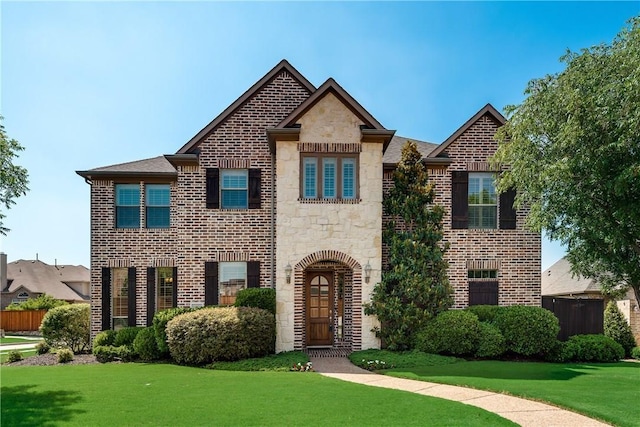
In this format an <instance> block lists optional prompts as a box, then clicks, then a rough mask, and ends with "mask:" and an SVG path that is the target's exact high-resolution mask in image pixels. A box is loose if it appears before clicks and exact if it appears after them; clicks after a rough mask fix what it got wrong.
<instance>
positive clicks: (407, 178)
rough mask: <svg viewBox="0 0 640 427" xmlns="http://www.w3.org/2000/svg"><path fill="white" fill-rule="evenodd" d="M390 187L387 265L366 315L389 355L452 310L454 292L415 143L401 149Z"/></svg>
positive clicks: (438, 215)
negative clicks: (373, 321) (378, 325)
mask: <svg viewBox="0 0 640 427" xmlns="http://www.w3.org/2000/svg"><path fill="white" fill-rule="evenodd" d="M393 183H394V185H393V187H392V188H391V189H390V190H389V193H388V194H387V195H386V196H385V198H384V201H383V208H384V212H385V215H386V216H387V217H388V218H390V219H389V220H388V221H387V223H386V227H385V229H384V231H383V239H384V242H385V244H386V245H387V247H388V248H389V258H388V264H389V265H388V266H387V267H386V268H385V269H384V270H383V272H382V281H381V282H380V283H378V284H377V285H376V286H375V287H374V290H373V294H372V299H371V303H369V304H367V305H366V306H365V313H366V314H375V315H376V316H377V317H378V320H379V321H380V323H381V325H382V326H381V328H380V329H379V330H376V334H377V336H378V337H380V338H382V340H383V341H384V343H385V344H386V346H387V347H388V348H389V349H391V350H404V349H408V348H411V347H412V346H413V344H414V335H415V333H416V332H418V331H419V330H420V329H422V327H424V325H425V324H426V322H427V321H428V320H430V319H431V318H433V317H435V316H436V315H437V314H438V313H440V312H442V311H444V310H446V309H447V308H449V307H450V306H451V303H452V298H451V294H452V290H451V286H450V285H449V280H448V277H447V267H448V264H447V262H446V261H445V259H444V254H445V251H446V249H447V246H446V244H444V243H443V242H442V238H443V229H442V218H443V216H444V209H443V208H442V206H440V205H436V204H434V203H433V200H434V197H435V191H434V188H433V185H432V184H431V183H429V177H428V175H427V169H426V167H425V165H424V164H423V162H422V156H421V155H420V153H419V152H418V149H417V147H416V144H415V143H414V142H411V141H409V142H407V144H405V146H404V147H403V149H402V159H401V161H400V163H399V164H398V167H397V168H396V170H395V172H394V175H393Z"/></svg>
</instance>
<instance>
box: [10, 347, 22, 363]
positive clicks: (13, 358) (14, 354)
mask: <svg viewBox="0 0 640 427" xmlns="http://www.w3.org/2000/svg"><path fill="white" fill-rule="evenodd" d="M22 359H23V357H22V353H20V352H19V351H18V350H11V351H10V352H9V354H8V356H7V362H9V363H13V362H19V361H21V360H22Z"/></svg>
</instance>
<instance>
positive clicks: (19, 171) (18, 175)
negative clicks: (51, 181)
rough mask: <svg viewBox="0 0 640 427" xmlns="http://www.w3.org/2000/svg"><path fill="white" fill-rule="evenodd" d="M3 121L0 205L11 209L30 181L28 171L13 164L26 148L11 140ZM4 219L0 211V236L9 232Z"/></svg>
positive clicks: (1, 133) (24, 192)
mask: <svg viewBox="0 0 640 427" xmlns="http://www.w3.org/2000/svg"><path fill="white" fill-rule="evenodd" d="M2 120H4V118H3V117H2V116H0V205H3V207H4V208H6V209H10V208H11V205H13V204H15V203H16V202H15V199H16V198H18V197H20V196H23V195H25V194H27V190H28V189H29V188H28V187H27V184H28V183H29V180H28V175H27V170H26V169H25V168H23V167H22V166H18V165H14V164H13V161H14V158H17V157H18V152H20V151H22V150H24V147H22V146H21V145H20V144H19V143H18V141H16V140H15V139H9V137H8V136H7V134H6V132H5V130H4V126H3V125H2ZM4 218H5V215H4V214H3V213H2V211H0V234H3V235H6V234H7V232H8V231H9V230H8V229H7V228H5V227H3V226H2V224H3V220H4Z"/></svg>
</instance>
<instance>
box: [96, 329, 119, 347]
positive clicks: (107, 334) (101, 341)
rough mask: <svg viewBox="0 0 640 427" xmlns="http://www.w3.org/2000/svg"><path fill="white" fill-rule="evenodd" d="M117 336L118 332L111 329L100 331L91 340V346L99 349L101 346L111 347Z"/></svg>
mask: <svg viewBox="0 0 640 427" xmlns="http://www.w3.org/2000/svg"><path fill="white" fill-rule="evenodd" d="M117 334H118V331H114V330H113V329H107V330H106V331H102V332H100V333H99V334H98V335H96V337H95V338H94V339H93V346H94V347H100V346H103V345H113V343H114V342H115V340H116V335H117Z"/></svg>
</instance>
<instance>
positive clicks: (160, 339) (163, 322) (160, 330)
mask: <svg viewBox="0 0 640 427" xmlns="http://www.w3.org/2000/svg"><path fill="white" fill-rule="evenodd" d="M198 309H199V308H186V307H176V308H168V309H166V310H162V311H159V312H157V313H156V314H155V315H154V316H153V330H154V332H155V335H156V345H157V346H158V350H159V351H160V357H168V356H169V346H168V345H167V331H166V329H167V323H169V321H170V320H171V319H173V318H174V317H176V316H178V315H180V314H184V313H191V312H193V311H195V310H198Z"/></svg>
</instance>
